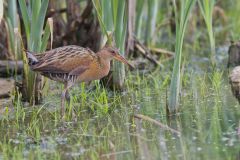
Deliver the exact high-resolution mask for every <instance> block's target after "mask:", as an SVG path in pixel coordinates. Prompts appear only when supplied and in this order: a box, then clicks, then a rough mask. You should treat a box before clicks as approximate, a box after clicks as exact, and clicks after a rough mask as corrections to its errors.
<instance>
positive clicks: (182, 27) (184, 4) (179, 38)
mask: <svg viewBox="0 0 240 160" xmlns="http://www.w3.org/2000/svg"><path fill="white" fill-rule="evenodd" d="M195 1H196V0H182V1H180V10H178V9H177V7H176V2H175V0H173V3H174V8H175V9H174V10H175V15H176V17H175V21H176V44H175V53H176V55H175V59H174V67H173V72H172V78H171V84H170V96H169V101H168V111H169V112H170V113H175V112H177V110H178V108H179V94H180V87H181V75H180V74H181V60H182V48H183V40H184V34H185V31H186V27H187V23H188V19H189V15H190V13H191V8H192V7H193V5H194V4H195Z"/></svg>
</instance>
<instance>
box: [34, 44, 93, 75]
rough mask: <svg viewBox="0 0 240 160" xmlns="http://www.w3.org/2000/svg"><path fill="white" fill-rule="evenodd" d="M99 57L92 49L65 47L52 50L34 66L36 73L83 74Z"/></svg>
mask: <svg viewBox="0 0 240 160" xmlns="http://www.w3.org/2000/svg"><path fill="white" fill-rule="evenodd" d="M96 56H97V55H96V54H95V53H94V52H92V51H91V50H90V49H85V48H82V47H78V46H65V47H60V48H56V49H54V50H50V51H48V52H46V53H45V55H44V56H43V57H41V58H40V59H39V62H38V63H37V64H36V65H34V66H33V70H34V71H39V72H51V73H72V74H73V73H74V74H81V73H82V72H83V71H85V70H87V69H88V68H89V65H90V64H91V62H92V61H94V59H95V57H96Z"/></svg>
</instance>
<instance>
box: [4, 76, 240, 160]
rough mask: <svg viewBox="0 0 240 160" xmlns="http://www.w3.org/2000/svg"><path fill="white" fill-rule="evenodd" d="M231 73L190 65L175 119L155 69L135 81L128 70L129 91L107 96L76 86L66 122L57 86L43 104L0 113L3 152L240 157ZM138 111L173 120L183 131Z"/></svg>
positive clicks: (67, 156)
mask: <svg viewBox="0 0 240 160" xmlns="http://www.w3.org/2000/svg"><path fill="white" fill-rule="evenodd" d="M226 77H227V76H226V75H225V74H224V73H223V75H222V74H221V73H220V72H217V73H216V74H205V75H202V74H194V73H192V72H186V75H184V78H183V79H184V81H185V82H184V85H183V89H182V95H181V110H180V112H179V113H178V114H177V115H175V116H174V117H170V119H168V118H167V116H166V112H165V109H166V108H165V107H166V87H164V86H163V85H164V83H163V82H164V77H159V76H154V75H152V76H147V77H145V78H143V79H142V80H141V81H134V83H130V82H129V81H133V80H134V79H137V77H136V76H133V75H132V76H129V81H128V83H129V85H128V92H125V93H117V94H115V96H114V94H113V92H110V91H108V92H106V95H104V94H103V90H104V89H102V88H97V89H96V90H95V92H94V93H93V91H90V90H87V89H86V91H80V90H81V89H80V88H82V87H81V86H79V87H77V88H75V89H74V90H73V92H72V95H73V103H72V108H73V109H74V113H75V115H74V116H72V115H71V114H69V116H68V118H67V120H66V121H62V120H61V119H60V117H59V107H58V108H56V106H59V94H58V93H59V92H57V93H51V95H50V96H49V98H47V99H46V104H45V105H44V106H42V105H40V106H36V107H34V108H31V107H24V108H22V107H21V106H20V107H18V108H17V107H16V106H15V108H14V111H13V112H12V113H9V115H8V116H7V115H6V114H5V113H4V114H3V115H2V116H1V118H2V119H1V126H0V127H1V128H0V129H1V133H0V138H1V141H0V152H1V154H0V159H5V158H4V157H7V156H11V157H12V158H13V159H14V158H15V159H23V158H26V159H58V158H61V159H237V158H239V150H240V142H239V138H240V135H239V133H238V132H237V131H238V129H239V125H240V123H239V121H240V119H239V117H240V110H239V105H238V103H237V101H236V100H235V98H234V97H233V96H232V94H231V92H230V86H229V85H228V82H227V80H226ZM213 83H214V84H216V85H213ZM53 86H54V85H53ZM58 89H60V88H59V87H58ZM104 91H105V90H104ZM83 94H86V95H87V98H86V99H85V100H84V101H82V100H81V95H83ZM105 96H107V97H108V99H107V102H105V100H104V97H105ZM97 103H98V104H97ZM104 107H106V108H107V111H105V110H106V108H104ZM16 112H18V113H16ZM69 113H71V112H69ZM11 114H12V115H11ZM16 114H18V116H19V118H18V119H16ZM134 114H142V115H145V116H148V117H150V118H152V119H155V120H157V121H159V122H161V123H163V124H167V125H168V126H169V127H171V128H173V129H175V130H178V131H179V132H180V133H181V135H178V134H175V133H172V132H170V131H167V130H164V129H163V128H160V127H159V126H156V125H155V124H153V123H151V122H149V121H146V120H141V119H136V118H134V116H133V115H134Z"/></svg>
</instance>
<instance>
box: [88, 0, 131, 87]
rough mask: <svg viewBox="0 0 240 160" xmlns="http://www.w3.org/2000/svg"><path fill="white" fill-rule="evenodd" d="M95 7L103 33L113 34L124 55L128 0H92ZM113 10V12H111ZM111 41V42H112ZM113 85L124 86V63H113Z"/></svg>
mask: <svg viewBox="0 0 240 160" xmlns="http://www.w3.org/2000/svg"><path fill="white" fill-rule="evenodd" d="M92 2H93V5H94V7H95V10H96V13H97V16H98V20H99V23H100V27H101V29H102V31H103V33H104V34H105V35H106V36H107V37H108V39H109V38H110V37H109V35H108V33H107V31H110V32H112V33H114V34H113V39H114V41H115V45H116V47H117V48H119V50H120V53H121V54H122V55H123V56H124V53H125V39H126V31H127V19H126V18H125V15H126V11H127V7H126V4H127V3H126V2H125V1H122V0H111V1H110V3H109V1H108V0H102V1H101V2H100V1H99V0H92ZM109 11H112V14H109ZM110 43H111V42H110ZM112 68H113V72H112V73H113V86H114V87H115V88H119V89H120V88H122V87H123V84H124V78H125V69H124V65H123V64H122V63H119V62H114V63H113V67H112Z"/></svg>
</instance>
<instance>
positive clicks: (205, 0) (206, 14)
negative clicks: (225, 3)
mask: <svg viewBox="0 0 240 160" xmlns="http://www.w3.org/2000/svg"><path fill="white" fill-rule="evenodd" d="M198 4H199V7H200V9H201V13H202V15H203V18H204V21H205V23H206V26H207V31H208V36H209V40H210V47H211V62H212V65H213V66H214V65H215V63H216V60H215V38H214V33H213V26H212V14H213V9H214V4H215V0H198Z"/></svg>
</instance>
